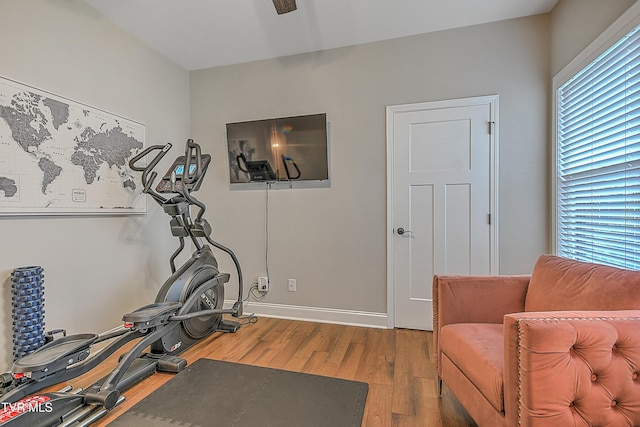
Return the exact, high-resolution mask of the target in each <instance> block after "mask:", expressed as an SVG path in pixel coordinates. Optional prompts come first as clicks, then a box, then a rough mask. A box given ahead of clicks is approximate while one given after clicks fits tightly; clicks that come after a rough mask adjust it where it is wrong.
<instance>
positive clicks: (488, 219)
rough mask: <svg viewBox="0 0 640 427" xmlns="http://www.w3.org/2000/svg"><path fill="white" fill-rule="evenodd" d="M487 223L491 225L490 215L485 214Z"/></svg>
mask: <svg viewBox="0 0 640 427" xmlns="http://www.w3.org/2000/svg"><path fill="white" fill-rule="evenodd" d="M487 222H488V223H489V225H491V214H487Z"/></svg>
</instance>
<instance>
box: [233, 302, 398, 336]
mask: <svg viewBox="0 0 640 427" xmlns="http://www.w3.org/2000/svg"><path fill="white" fill-rule="evenodd" d="M234 302H235V301H232V300H226V301H225V304H224V306H225V307H231V306H233V303H234ZM244 313H245V314H248V313H255V314H256V316H264V317H274V318H278V319H289V320H301V321H306V322H320V323H335V324H338V325H349V326H364V327H369V328H382V329H387V328H388V327H389V325H388V324H387V313H374V312H368V311H355V310H341V309H335V308H319V307H305V306H298V305H287V304H268V303H264V302H247V303H245V306H244Z"/></svg>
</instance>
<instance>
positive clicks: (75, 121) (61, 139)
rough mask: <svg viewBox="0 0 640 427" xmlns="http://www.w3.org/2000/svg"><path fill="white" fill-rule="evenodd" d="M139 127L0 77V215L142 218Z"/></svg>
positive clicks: (141, 130) (141, 132) (141, 134)
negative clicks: (134, 165) (133, 165)
mask: <svg viewBox="0 0 640 427" xmlns="http://www.w3.org/2000/svg"><path fill="white" fill-rule="evenodd" d="M144 145H145V126H144V125H142V124H140V123H137V122H135V121H132V120H128V119H125V118H123V117H120V116H117V115H114V114H111V113H107V112H105V111H102V110H99V109H97V108H94V107H89V106H87V105H84V104H81V103H79V102H75V101H71V100H69V99H66V98H63V97H60V96H57V95H53V94H51V93H48V92H45V91H43V90H40V89H36V88H33V87H30V86H26V85H24V84H21V83H18V82H16V81H13V80H9V79H6V78H2V77H0V214H3V215H20V214H41V215H42V214H44V215H48V214H53V215H60V214H131V213H145V212H146V209H147V205H146V198H145V197H144V196H145V195H144V194H143V193H142V184H141V183H140V178H139V176H137V174H136V175H134V173H133V172H132V171H131V169H129V159H131V158H132V157H133V156H135V155H136V154H137V153H138V152H140V151H141V150H142V149H143V147H144Z"/></svg>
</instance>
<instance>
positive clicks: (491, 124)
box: [488, 121, 496, 135]
mask: <svg viewBox="0 0 640 427" xmlns="http://www.w3.org/2000/svg"><path fill="white" fill-rule="evenodd" d="M488 124H489V135H492V134H493V126H494V125H495V124H496V122H494V121H491V122H489V123H488Z"/></svg>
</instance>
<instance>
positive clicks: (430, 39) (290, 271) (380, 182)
mask: <svg viewBox="0 0 640 427" xmlns="http://www.w3.org/2000/svg"><path fill="white" fill-rule="evenodd" d="M548 18H549V17H548V15H539V16H534V17H528V18H523V19H515V20H509V21H503V22H497V23H492V24H486V25H479V26H474V27H468V28H462V29H455V30H450V31H442V32H437V33H431V34H425V35H420V36H414V37H407V38H402V39H396V40H391V41H384V42H377V43H371V44H366V45H360V46H356V47H348V48H341V49H334V50H328V51H322V52H316V53H310V54H302V55H295V56H290V57H284V58H279V59H274V60H266V61H258V62H252V63H247V64H241V65H234V66H226V67H218V68H212V69H205V70H200V71H195V72H192V73H191V113H192V116H191V117H192V135H193V137H194V138H195V139H196V140H197V141H198V142H200V143H201V144H202V145H203V146H204V147H205V150H206V151H209V152H211V153H212V154H213V155H214V165H213V168H212V172H211V173H210V176H209V178H208V181H207V183H206V184H205V185H204V186H203V189H202V190H201V194H202V195H203V197H204V199H205V200H206V202H207V204H208V205H209V206H210V207H211V211H212V215H210V218H212V219H213V226H214V233H215V234H216V237H217V238H218V239H219V240H221V241H222V242H224V243H225V244H227V245H229V246H231V247H233V248H235V249H236V250H237V254H238V256H239V258H240V261H241V262H242V263H243V266H244V268H245V273H246V276H247V280H255V278H256V277H257V276H258V275H262V274H264V273H265V268H264V231H263V230H264V204H265V192H264V191H230V190H229V186H228V183H227V182H228V176H227V172H226V168H227V167H228V163H227V159H226V156H227V154H226V139H225V123H227V122H236V121H243V120H251V119H260V118H268V117H281V116H288V115H298V114H307V113H316V112H326V113H327V116H328V120H329V121H330V123H331V124H330V129H331V135H330V137H331V159H330V160H331V188H328V189H306V190H301V189H298V190H295V189H294V190H278V191H273V192H271V194H270V208H271V210H270V218H271V234H270V246H271V251H270V254H269V261H270V265H269V267H270V273H271V290H270V292H269V294H268V296H267V298H266V299H265V302H267V303H274V304H288V305H295V306H311V307H324V308H333V309H344V310H357V311H366V312H374V313H385V312H386V307H387V305H386V304H387V303H386V292H387V291H386V285H387V284H386V258H385V257H386V170H385V167H386V166H385V165H386V160H385V156H386V151H385V150H386V145H385V135H386V134H385V106H387V105H395V104H404V103H413V102H423V101H433V100H442V99H451V98H462V97H471V96H480V95H490V94H498V95H499V96H500V192H499V198H500V199H499V200H500V225H499V232H500V270H501V273H524V272H528V271H530V270H531V267H532V266H533V264H534V262H535V260H536V258H537V257H538V256H539V255H540V254H541V253H543V252H546V251H547V250H548V247H549V244H548V243H549V242H548V237H547V234H548V233H547V230H548V226H549V224H548V217H547V212H548V209H547V182H548V181H547V177H548V169H547V167H548V164H547V156H548V151H547V150H548V148H547V147H548V143H549V141H548V133H549V132H548V105H549V96H548V95H549V94H548V88H549V84H550V73H549V42H550V39H549V22H548V21H549V19H548ZM223 266H224V267H225V268H227V269H228V268H230V267H228V264H223ZM290 277H292V278H296V279H297V281H298V291H297V292H296V293H290V292H288V291H287V283H286V281H287V278H290ZM425 280H427V281H430V280H431V278H425Z"/></svg>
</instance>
